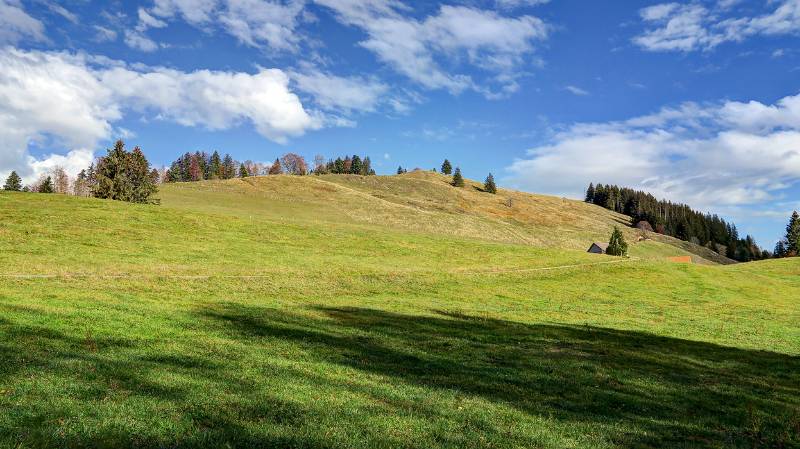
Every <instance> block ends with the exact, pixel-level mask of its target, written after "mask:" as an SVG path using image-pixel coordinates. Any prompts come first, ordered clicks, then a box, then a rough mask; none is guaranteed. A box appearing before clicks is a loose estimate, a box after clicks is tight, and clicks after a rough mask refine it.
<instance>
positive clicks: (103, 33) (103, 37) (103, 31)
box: [94, 25, 117, 42]
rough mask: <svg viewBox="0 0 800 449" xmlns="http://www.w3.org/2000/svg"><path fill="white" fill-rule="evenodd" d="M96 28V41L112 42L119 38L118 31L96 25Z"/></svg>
mask: <svg viewBox="0 0 800 449" xmlns="http://www.w3.org/2000/svg"><path fill="white" fill-rule="evenodd" d="M94 30H95V31H96V32H97V33H96V34H95V36H94V41H95V42H111V41H115V40H117V32H116V31H114V30H112V29H109V28H106V27H102V26H100V25H95V26H94Z"/></svg>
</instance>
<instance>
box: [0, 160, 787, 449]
mask: <svg viewBox="0 0 800 449" xmlns="http://www.w3.org/2000/svg"><path fill="white" fill-rule="evenodd" d="M444 181H445V180H444V178H441V177H439V176H437V175H434V174H430V173H414V174H408V175H405V176H398V177H369V178H361V177H348V176H325V177H320V178H317V177H303V178H297V177H268V178H252V179H246V180H232V181H225V182H204V183H192V184H181V185H170V186H165V188H163V189H162V191H161V192H160V197H161V198H162V205H161V206H148V205H132V204H124V203H118V202H111V201H103V200H95V199H85V198H74V197H64V196H59V195H41V194H22V193H3V192H0V447H45V446H46V447H52V446H59V447H147V448H150V447H152V448H155V447H209V446H213V447H226V446H227V447H308V448H334V447H386V448H390V447H391V448H393V447H411V448H417V447H418V448H429V447H454V448H455V447H553V448H563V447H587V448H588V447H591V448H598V447H599V448H604V447H664V446H678V447H754V446H756V447H797V446H798V445H800V437H798V435H800V432H798V430H800V390H798V388H797V386H798V385H800V326H798V323H800V304H799V301H798V299H797V298H798V295H797V294H796V292H797V291H798V288H800V276H799V275H800V262H798V260H797V259H784V260H776V261H766V262H758V263H750V264H737V265H730V266H721V265H681V264H673V263H668V262H665V261H664V260H663V257H664V256H667V255H679V254H685V250H682V249H680V248H677V247H675V246H672V245H670V244H668V243H663V242H658V241H648V242H644V243H639V244H636V245H633V246H632V252H633V254H634V255H635V256H636V258H633V259H617V258H612V257H608V256H597V255H591V254H587V253H585V247H586V246H588V243H587V242H590V241H592V240H606V238H607V235H608V233H609V231H610V228H611V226H613V224H614V223H620V222H624V221H625V220H626V217H624V216H618V215H616V214H613V213H611V212H609V211H606V210H603V209H601V208H597V207H595V206H591V205H586V204H584V203H581V202H574V201H567V200H562V199H559V198H552V197H545V196H538V195H526V194H522V193H517V192H508V191H503V190H501V191H500V193H499V194H498V195H497V196H490V195H487V194H484V193H482V192H479V191H477V190H475V189H474V188H472V187H471V186H470V185H468V186H467V188H465V189H463V190H456V189H452V188H449V187H447V186H446V184H444ZM508 198H511V199H512V201H511V206H510V207H509V206H506V205H505V204H507V203H505V202H506V200H507V199H508ZM626 232H629V236H630V237H633V236H634V234H633V233H631V231H627V230H626Z"/></svg>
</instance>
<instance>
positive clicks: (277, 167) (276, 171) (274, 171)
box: [268, 159, 283, 175]
mask: <svg viewBox="0 0 800 449" xmlns="http://www.w3.org/2000/svg"><path fill="white" fill-rule="evenodd" d="M268 173H269V174H270V175H280V174H281V173H283V169H282V168H281V161H280V159H275V162H273V163H272V166H271V167H270V168H269V172H268Z"/></svg>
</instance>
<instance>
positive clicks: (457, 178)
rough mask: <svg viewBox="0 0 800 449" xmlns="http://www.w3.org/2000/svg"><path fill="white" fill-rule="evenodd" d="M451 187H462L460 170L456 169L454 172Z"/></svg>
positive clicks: (462, 180)
mask: <svg viewBox="0 0 800 449" xmlns="http://www.w3.org/2000/svg"><path fill="white" fill-rule="evenodd" d="M453 186H454V187H464V177H463V176H461V169H460V168H458V167H456V172H455V173H454V174H453Z"/></svg>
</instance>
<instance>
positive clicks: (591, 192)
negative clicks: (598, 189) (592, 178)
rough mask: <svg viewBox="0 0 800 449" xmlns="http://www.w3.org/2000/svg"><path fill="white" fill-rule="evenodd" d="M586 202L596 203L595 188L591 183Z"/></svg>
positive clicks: (587, 190)
mask: <svg viewBox="0 0 800 449" xmlns="http://www.w3.org/2000/svg"><path fill="white" fill-rule="evenodd" d="M584 201H586V202H587V203H593V202H594V186H593V185H592V183H591V182H590V183H589V188H588V189H586V199H585V200H584Z"/></svg>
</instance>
